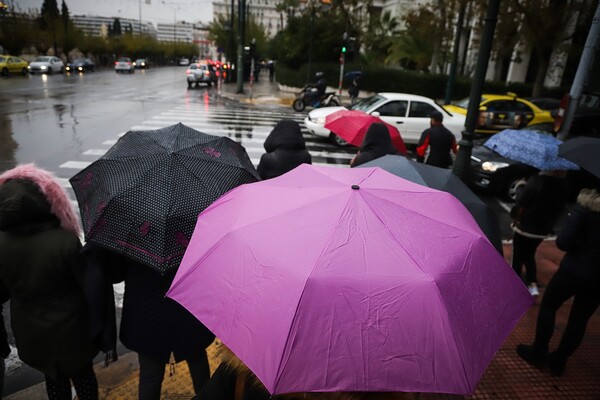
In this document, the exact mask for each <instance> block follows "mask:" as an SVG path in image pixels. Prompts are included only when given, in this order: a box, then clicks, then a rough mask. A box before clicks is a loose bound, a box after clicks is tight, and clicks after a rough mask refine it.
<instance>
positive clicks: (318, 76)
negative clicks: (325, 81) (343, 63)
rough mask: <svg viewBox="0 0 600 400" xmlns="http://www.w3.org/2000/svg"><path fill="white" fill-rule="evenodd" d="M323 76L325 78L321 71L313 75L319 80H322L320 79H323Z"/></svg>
mask: <svg viewBox="0 0 600 400" xmlns="http://www.w3.org/2000/svg"><path fill="white" fill-rule="evenodd" d="M324 76H325V74H324V73H322V72H321V71H319V72H317V73H316V74H315V77H316V78H317V79H321V78H322V77H324Z"/></svg>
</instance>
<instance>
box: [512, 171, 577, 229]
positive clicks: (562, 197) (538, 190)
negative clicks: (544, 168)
mask: <svg viewBox="0 0 600 400" xmlns="http://www.w3.org/2000/svg"><path fill="white" fill-rule="evenodd" d="M567 189H568V187H567V183H566V181H565V179H564V178H560V177H556V176H550V175H533V176H532V177H530V178H529V180H528V181H527V185H525V188H523V191H522V192H521V194H520V195H519V197H518V198H517V200H516V201H515V204H514V206H513V208H512V209H511V211H510V215H511V217H512V218H513V220H515V225H516V227H517V228H518V229H519V230H521V231H523V232H526V233H531V234H535V235H542V236H544V235H549V234H550V233H552V230H553V228H554V225H555V224H556V221H557V220H558V218H559V217H560V215H561V214H562V212H563V210H564V208H565V206H566V204H567V199H568V196H567V194H568V190H567Z"/></svg>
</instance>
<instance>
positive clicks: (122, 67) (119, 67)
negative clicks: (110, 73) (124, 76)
mask: <svg viewBox="0 0 600 400" xmlns="http://www.w3.org/2000/svg"><path fill="white" fill-rule="evenodd" d="M115 72H116V73H119V72H129V73H130V74H133V73H134V72H135V67H134V65H133V63H132V62H131V59H130V58H129V57H120V58H119V59H118V60H117V61H115Z"/></svg>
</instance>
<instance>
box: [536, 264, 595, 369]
mask: <svg viewBox="0 0 600 400" xmlns="http://www.w3.org/2000/svg"><path fill="white" fill-rule="evenodd" d="M571 297H573V306H572V307H571V313H570V314H569V321H568V322H567V327H566V329H565V333H564V334H563V336H562V339H561V340H560V344H559V345H558V348H557V349H556V351H555V352H554V354H555V355H556V356H557V357H558V358H559V359H562V360H563V361H566V360H567V358H568V357H569V356H571V354H573V353H574V352H575V350H577V348H578V347H579V345H580V344H581V341H582V340H583V336H584V335H585V329H586V327H587V323H588V321H589V319H590V317H591V316H592V315H593V314H594V312H596V309H597V308H598V306H599V305H600V291H599V290H598V286H597V283H596V282H590V281H588V280H584V279H581V278H578V277H577V276H575V275H573V274H571V273H570V272H569V271H566V270H565V269H564V268H559V269H558V271H556V273H555V274H554V276H553V277H552V279H551V280H550V282H549V283H548V286H547V287H546V291H545V292H544V297H543V298H542V303H541V304H540V312H539V314H538V320H537V327H536V331H535V342H534V343H533V346H534V347H535V348H536V349H537V350H539V351H540V352H544V353H545V352H547V351H548V344H549V343H550V339H551V338H552V333H554V323H555V320H556V312H557V311H558V309H559V308H560V307H561V306H562V305H563V303H564V302H565V301H567V300H568V299H569V298H571Z"/></svg>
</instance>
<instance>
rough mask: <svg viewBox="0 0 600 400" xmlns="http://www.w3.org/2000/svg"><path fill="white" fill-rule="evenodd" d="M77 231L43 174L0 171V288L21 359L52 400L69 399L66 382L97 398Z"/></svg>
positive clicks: (59, 193)
mask: <svg viewBox="0 0 600 400" xmlns="http://www.w3.org/2000/svg"><path fill="white" fill-rule="evenodd" d="M79 233H80V229H79V225H78V223H77V218H76V216H75V213H74V210H73V207H72V206H71V203H70V201H69V199H68V197H67V194H66V193H65V191H64V189H63V188H62V187H61V185H60V184H59V183H58V182H57V180H56V179H55V178H54V177H53V176H52V175H51V174H50V173H49V172H47V171H44V170H42V169H40V168H37V167H36V166H35V165H33V164H27V165H21V166H18V167H16V168H13V169H11V170H9V171H6V172H4V173H3V174H2V175H0V289H3V290H4V289H5V290H6V291H7V292H8V293H9V295H10V313H11V325H12V330H13V333H14V337H15V342H16V346H17V349H18V351H19V357H20V358H21V360H22V361H23V362H25V363H26V364H28V365H30V366H31V367H33V368H35V369H37V370H39V371H41V372H42V373H44V375H45V378H46V391H47V393H48V398H49V399H50V400H54V399H71V398H72V397H71V381H72V382H73V384H74V386H75V390H76V392H77V395H78V397H79V399H81V400H88V399H90V400H95V399H98V382H97V380H96V375H95V373H94V369H93V364H92V362H93V358H94V356H95V355H96V354H97V353H98V349H97V348H96V346H94V345H93V343H92V340H91V338H90V328H89V321H88V311H87V304H86V300H85V297H84V292H83V286H82V285H83V278H84V274H85V269H86V262H85V259H84V258H83V256H82V255H81V253H80V249H81V243H80V240H79V237H78V235H79Z"/></svg>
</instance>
